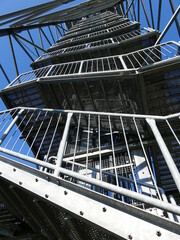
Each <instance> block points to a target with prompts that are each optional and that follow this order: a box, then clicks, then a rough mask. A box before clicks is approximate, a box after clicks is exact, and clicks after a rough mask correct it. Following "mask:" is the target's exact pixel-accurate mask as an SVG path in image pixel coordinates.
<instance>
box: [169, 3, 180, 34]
mask: <svg viewBox="0 0 180 240" xmlns="http://www.w3.org/2000/svg"><path fill="white" fill-rule="evenodd" d="M169 2H170V5H171V9H172V12H173V14H174V13H175V7H174V4H173V0H169ZM175 22H176V27H177V30H178V34H179V37H180V25H179V21H178V19H177V17H176V18H175Z"/></svg>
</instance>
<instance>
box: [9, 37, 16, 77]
mask: <svg viewBox="0 0 180 240" xmlns="http://www.w3.org/2000/svg"><path fill="white" fill-rule="evenodd" d="M8 38H9V44H10V47H11V53H12V57H13V61H14V67H15V70H16V75H17V76H18V75H19V71H18V67H17V62H16V57H15V53H14V48H13V44H12V39H11V35H10V34H8Z"/></svg>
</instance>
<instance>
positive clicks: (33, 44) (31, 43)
mask: <svg viewBox="0 0 180 240" xmlns="http://www.w3.org/2000/svg"><path fill="white" fill-rule="evenodd" d="M14 35H15V36H17V37H18V38H20V39H22V40H23V41H25V42H27V43H29V44H30V45H32V46H34V47H36V48H37V49H39V50H41V51H42V52H45V53H47V51H46V50H44V49H43V48H41V47H39V46H38V45H36V44H35V43H33V42H31V41H29V40H27V39H26V38H24V37H22V36H20V35H19V34H17V33H14Z"/></svg>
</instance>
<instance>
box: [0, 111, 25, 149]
mask: <svg viewBox="0 0 180 240" xmlns="http://www.w3.org/2000/svg"><path fill="white" fill-rule="evenodd" d="M23 111H24V109H21V110H20V111H19V112H18V114H17V116H16V117H15V118H14V120H13V121H12V123H11V124H10V125H9V127H8V128H7V129H6V131H5V132H4V133H3V135H2V137H1V138H0V145H1V144H2V142H3V141H4V139H5V138H6V136H7V135H8V133H9V132H10V131H11V129H12V128H13V126H14V124H15V123H16V122H17V120H18V118H19V116H20V115H21V113H22V112H23Z"/></svg>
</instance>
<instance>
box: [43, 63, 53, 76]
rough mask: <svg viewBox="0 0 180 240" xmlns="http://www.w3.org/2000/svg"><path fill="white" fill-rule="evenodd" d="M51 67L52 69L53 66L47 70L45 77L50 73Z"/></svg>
mask: <svg viewBox="0 0 180 240" xmlns="http://www.w3.org/2000/svg"><path fill="white" fill-rule="evenodd" d="M53 67H54V65H52V66H51V67H50V69H49V70H48V72H47V73H46V75H45V77H47V76H48V75H49V73H50V72H51V70H52V68H53Z"/></svg>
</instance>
